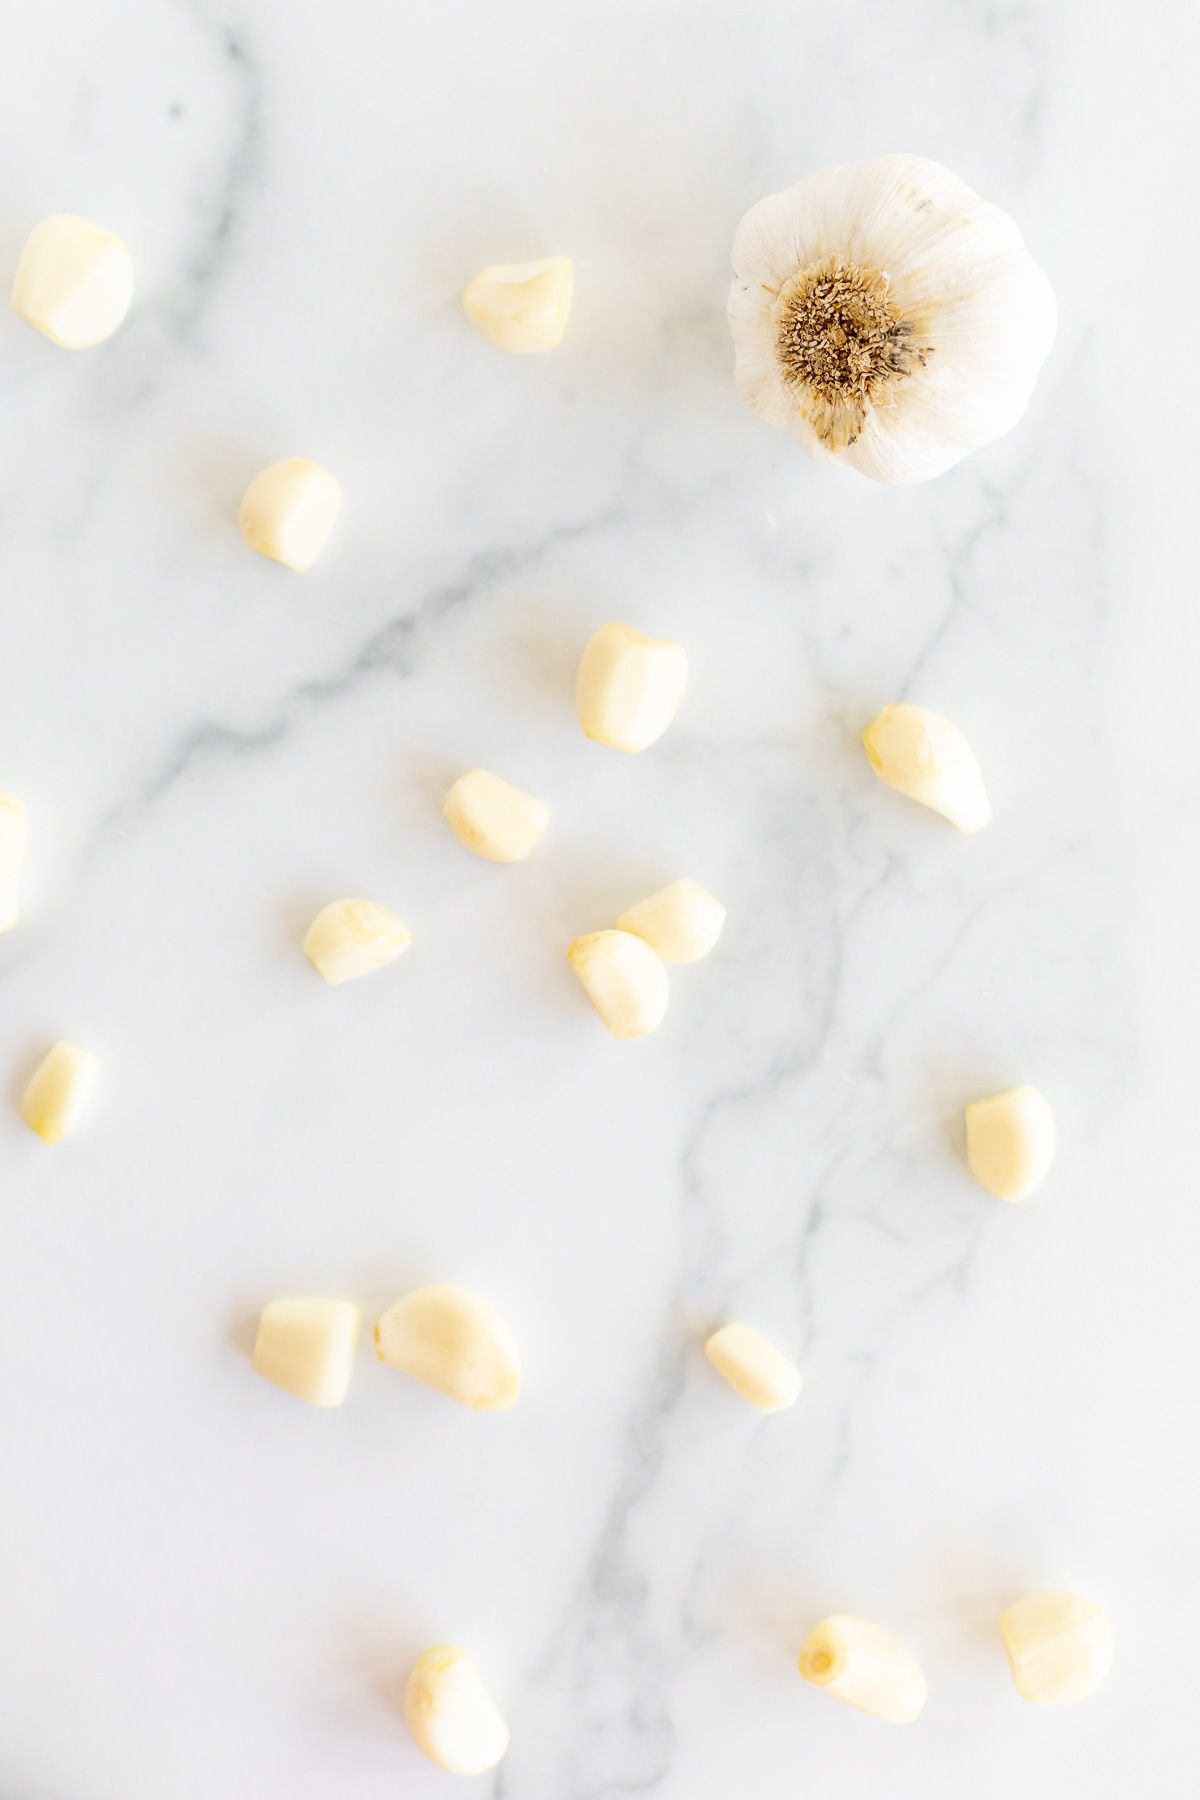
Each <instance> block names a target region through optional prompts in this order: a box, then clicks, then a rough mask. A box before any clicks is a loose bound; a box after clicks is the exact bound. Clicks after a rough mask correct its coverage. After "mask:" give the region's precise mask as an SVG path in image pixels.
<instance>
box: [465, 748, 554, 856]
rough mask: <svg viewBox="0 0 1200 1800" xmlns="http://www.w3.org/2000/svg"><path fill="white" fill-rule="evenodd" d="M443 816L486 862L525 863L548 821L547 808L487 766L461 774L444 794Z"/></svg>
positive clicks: (470, 848)
mask: <svg viewBox="0 0 1200 1800" xmlns="http://www.w3.org/2000/svg"><path fill="white" fill-rule="evenodd" d="M445 812H446V818H447V819H448V821H449V823H450V829H451V831H453V833H454V835H455V837H456V838H457V839H458V841H459V843H460V844H463V845H465V846H466V848H467V849H468V850H473V851H474V852H475V855H476V856H483V857H486V858H487V860H488V861H489V862H501V863H517V862H524V861H525V858H526V857H527V856H528V855H529V853H530V851H531V850H532V849H533V848H534V846H535V845H536V843H537V841H538V839H539V838H540V837H541V835H542V833H543V832H544V831H545V829H546V826H547V824H548V823H549V820H550V808H549V807H548V806H547V805H546V803H545V801H544V800H539V799H538V798H537V796H536V795H534V794H526V793H524V792H523V791H522V789H521V788H518V787H513V786H512V784H511V783H510V782H507V781H501V779H500V777H499V776H498V775H489V774H488V772H487V770H486V769H472V770H471V771H470V773H469V774H467V775H460V776H459V778H458V780H457V781H456V782H455V783H454V786H453V787H452V788H451V789H450V792H449V793H448V794H447V795H446V805H445Z"/></svg>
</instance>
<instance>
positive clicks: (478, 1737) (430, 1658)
mask: <svg viewBox="0 0 1200 1800" xmlns="http://www.w3.org/2000/svg"><path fill="white" fill-rule="evenodd" d="M404 1722H405V1724H406V1725H407V1726H408V1729H409V1731H410V1732H411V1733H412V1737H413V1742H414V1743H415V1744H416V1746H417V1748H418V1749H419V1750H423V1751H424V1753H425V1755H426V1756H427V1757H428V1758H429V1760H430V1762H435V1763H436V1764H437V1766H438V1768H439V1769H446V1770H447V1771H448V1772H449V1773H450V1774H451V1775H485V1774H486V1773H487V1771H488V1770H489V1769H494V1768H495V1766H496V1764H497V1763H498V1762H499V1761H500V1758H501V1757H502V1756H503V1755H504V1752H505V1751H506V1750H507V1749H508V1742H509V1733H508V1726H507V1725H506V1724H505V1723H504V1720H503V1719H502V1718H501V1717H500V1714H499V1712H498V1711H497V1709H496V1705H495V1702H494V1701H493V1700H492V1697H491V1695H490V1694H489V1693H488V1691H487V1689H486V1688H485V1687H484V1685H483V1683H482V1682H481V1681H480V1679H479V1676H478V1675H477V1674H476V1673H475V1665H474V1664H473V1663H472V1661H471V1659H470V1657H469V1656H468V1655H467V1653H466V1651H465V1650H463V1649H461V1648H460V1647H459V1645H457V1644H439V1645H438V1646H437V1647H436V1649H433V1650H426V1652H425V1654H424V1656H422V1657H421V1658H420V1660H419V1661H418V1663H417V1665H416V1667H415V1668H414V1669H413V1672H412V1674H411V1675H410V1676H409V1678H408V1686H407V1687H406V1688H405V1691H404Z"/></svg>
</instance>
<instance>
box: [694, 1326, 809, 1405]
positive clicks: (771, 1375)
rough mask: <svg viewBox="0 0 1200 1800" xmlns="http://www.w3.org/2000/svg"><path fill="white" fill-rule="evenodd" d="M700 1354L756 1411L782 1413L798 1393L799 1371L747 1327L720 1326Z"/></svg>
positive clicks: (791, 1403) (794, 1401)
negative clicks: (702, 1354) (705, 1357)
mask: <svg viewBox="0 0 1200 1800" xmlns="http://www.w3.org/2000/svg"><path fill="white" fill-rule="evenodd" d="M704 1354H705V1356H707V1358H708V1360H709V1362H710V1363H711V1364H712V1366H713V1368H714V1369H715V1370H716V1371H717V1373H718V1374H719V1375H723V1376H724V1377H725V1380H726V1381H727V1382H728V1383H729V1385H730V1387H731V1388H732V1389H733V1391H734V1393H735V1394H740V1395H741V1397H742V1399H743V1400H748V1401H749V1402H750V1405H751V1406H756V1407H757V1408H758V1410H759V1412H764V1413H773V1412H782V1411H783V1410H784V1408H785V1407H788V1406H794V1405H795V1403H796V1399H797V1396H798V1395H799V1393H800V1386H801V1378H800V1371H799V1369H797V1368H796V1366H795V1365H794V1364H793V1363H790V1362H789V1361H788V1359H787V1357H786V1356H784V1354H783V1352H782V1351H780V1350H777V1349H776V1348H775V1346H774V1344H771V1343H768V1342H767V1340H766V1338H765V1337H762V1336H761V1335H760V1334H759V1333H758V1332H757V1331H753V1330H751V1328H750V1326H749V1325H738V1324H732V1325H722V1327H721V1329H720V1330H719V1331H714V1332H713V1334H712V1336H711V1337H710V1338H709V1339H708V1342H707V1343H706V1344H705V1346H704Z"/></svg>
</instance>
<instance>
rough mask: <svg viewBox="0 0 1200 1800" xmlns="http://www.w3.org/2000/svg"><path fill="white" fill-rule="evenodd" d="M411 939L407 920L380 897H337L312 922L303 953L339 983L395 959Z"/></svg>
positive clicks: (329, 977)
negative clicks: (384, 904)
mask: <svg viewBox="0 0 1200 1800" xmlns="http://www.w3.org/2000/svg"><path fill="white" fill-rule="evenodd" d="M412 941H413V940H412V932H411V931H410V930H409V929H408V926H407V925H406V924H405V923H404V920H403V919H398V918H397V917H396V915H395V913H394V912H391V911H390V910H389V909H388V907H386V906H381V905H380V904H379V902H378V901H377V900H334V901H332V902H331V903H330V905H328V906H326V907H324V908H323V909H322V910H321V911H320V912H319V913H318V914H317V916H316V918H315V919H314V920H313V922H312V924H311V925H310V926H309V928H308V934H307V936H306V937H305V939H304V954H305V956H307V958H308V960H309V962H310V963H312V965H313V967H314V968H315V969H317V970H318V971H319V972H320V974H322V975H323V976H324V977H325V979H326V981H327V982H329V984H330V986H331V987H336V986H337V985H338V984H339V983H340V982H343V981H355V980H357V978H358V977H359V976H360V975H370V974H371V973H372V971H373V970H375V969H382V968H384V967H385V965H386V964H387V963H390V962H394V961H395V959H396V958H397V957H398V956H402V955H403V954H404V952H405V951H406V950H407V949H408V947H409V945H410V944H411V943H412Z"/></svg>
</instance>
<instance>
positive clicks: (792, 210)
mask: <svg viewBox="0 0 1200 1800" xmlns="http://www.w3.org/2000/svg"><path fill="white" fill-rule="evenodd" d="M733 269H734V278H733V286H732V288H731V290H730V295H729V324H730V330H731V331H732V333H733V339H734V347H735V353H736V357H735V375H736V379H737V384H738V388H739V390H740V392H741V394H742V396H743V398H744V399H745V400H746V401H747V403H748V404H749V405H750V406H752V407H753V408H754V409H755V411H756V412H759V413H761V414H762V416H763V417H764V418H765V419H766V420H767V421H768V422H769V423H770V424H772V425H777V426H779V427H780V428H781V429H783V430H785V431H790V432H791V433H792V434H793V436H795V437H796V438H798V439H799V441H800V442H801V444H803V446H804V448H805V449H806V450H807V451H808V452H809V454H810V455H811V456H814V457H816V458H818V459H819V460H821V461H824V462H838V463H844V464H846V465H847V466H848V467H850V468H852V469H857V470H858V471H859V473H860V474H862V475H868V476H870V478H871V479H872V480H873V481H886V482H915V481H928V480H929V479H930V478H931V477H932V476H934V475H940V474H942V472H943V471H944V470H946V469H949V468H951V467H953V465H954V464H955V463H956V462H959V461H960V460H961V459H962V457H964V456H965V455H966V454H967V453H968V451H971V450H974V449H977V448H978V447H979V446H980V445H981V444H986V443H990V442H991V440H992V439H993V438H997V437H1000V436H1001V434H1002V433H1004V432H1006V431H1008V430H1009V429H1010V427H1011V426H1013V425H1015V424H1016V422H1017V420H1018V419H1019V418H1020V417H1021V414H1022V413H1023V412H1024V411H1025V408H1026V407H1027V405H1028V404H1029V399H1030V396H1031V394H1032V393H1033V388H1034V383H1035V382H1036V380H1037V376H1038V371H1039V369H1040V368H1041V366H1042V363H1043V362H1044V361H1045V358H1046V356H1047V354H1048V352H1049V350H1050V346H1051V344H1052V343H1053V341H1054V332H1055V325H1056V322H1057V313H1056V308H1055V302H1054V294H1053V291H1052V289H1051V287H1050V283H1049V282H1048V281H1047V279H1046V277H1045V275H1044V274H1043V273H1042V271H1041V269H1040V268H1039V267H1038V265H1037V263H1036V262H1035V261H1034V260H1033V257H1032V256H1031V255H1030V254H1029V252H1028V250H1027V249H1026V248H1025V245H1024V242H1023V241H1022V238H1021V234H1020V232H1019V231H1018V229H1017V227H1016V224H1015V223H1014V222H1013V220H1012V219H1011V218H1009V216H1008V214H1007V213H1005V212H1002V211H1001V210H1000V208H999V207H998V206H992V205H990V204H989V203H988V202H987V201H986V200H981V199H980V197H979V195H978V194H976V193H975V192H974V191H973V190H972V189H971V188H969V187H968V186H967V184H966V182H965V181H960V180H959V178H958V176H957V175H953V174H951V172H950V170H949V169H945V168H943V167H942V165H941V164H940V163H936V162H930V161H929V160H928V159H927V158H925V157H921V156H881V157H876V158H874V159H873V160H872V161H870V162H864V163H845V164H842V165H840V166H838V167H836V168H832V169H822V170H821V171H820V173H818V174H816V175H810V176H808V177H807V178H806V179H805V180H804V181H801V182H798V183H797V184H796V186H795V187H791V188H788V189H787V190H786V192H784V193H782V194H771V195H768V197H767V198H766V199H765V200H760V201H759V202H758V204H757V205H756V206H752V207H751V209H750V211H749V212H748V213H747V214H746V216H745V218H744V219H743V220H742V222H741V224H740V225H739V226H738V228H737V233H736V235H735V237H734V240H733Z"/></svg>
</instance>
